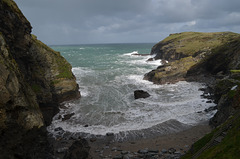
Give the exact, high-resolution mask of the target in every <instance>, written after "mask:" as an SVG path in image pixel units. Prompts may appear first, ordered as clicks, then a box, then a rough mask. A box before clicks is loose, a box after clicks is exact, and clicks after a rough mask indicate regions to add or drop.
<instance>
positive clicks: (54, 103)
mask: <svg viewBox="0 0 240 159" xmlns="http://www.w3.org/2000/svg"><path fill="white" fill-rule="evenodd" d="M31 29H32V27H31V25H30V23H29V22H28V20H27V19H26V18H25V17H24V15H23V14H22V12H21V11H20V10H19V9H18V7H17V5H16V4H15V2H14V1H12V0H1V1H0V75H1V76H0V134H1V142H4V141H6V140H8V142H6V143H8V144H9V145H8V144H6V145H2V144H1V148H0V149H1V150H2V151H4V150H6V149H8V150H12V151H14V150H15V151H16V152H17V151H18V150H19V151H21V150H20V149H21V148H19V147H23V148H22V149H24V142H25V141H23V140H25V138H24V137H19V138H18V139H17V140H18V141H16V143H14V142H15V139H13V140H11V139H9V138H8V139H5V138H3V136H4V134H7V133H10V132H11V129H12V128H15V131H14V132H15V133H16V134H15V135H16V136H18V135H20V136H24V135H25V134H26V133H25V132H28V131H30V132H32V129H33V128H34V129H35V128H40V127H42V126H44V125H45V124H49V123H50V122H51V118H52V116H53V115H54V114H55V113H56V112H57V110H58V104H59V103H60V102H62V101H65V100H70V99H74V98H78V97H80V93H79V91H78V89H79V87H78V85H77V83H76V80H75V76H74V75H73V74H72V71H71V65H70V64H69V63H68V62H67V61H66V60H65V59H64V58H63V57H62V56H61V55H60V53H59V52H56V51H54V50H52V49H51V48H49V47H48V46H46V45H45V44H43V43H42V42H40V41H39V40H37V38H36V36H34V35H31ZM36 131H37V130H36ZM34 134H36V133H34ZM40 134H41V133H40ZM17 145H18V146H19V147H18V146H17ZM20 145H23V146H20ZM36 145H37V144H36ZM14 148H15V149H14ZM6 152H8V151H7V150H6ZM14 155H15V154H14V153H9V156H8V157H7V158H14V157H13V156H14ZM16 155H17V154H16ZM30 156H31V155H30ZM15 157H16V156H15ZM21 157H22V158H28V157H29V156H28V155H27V154H26V155H23V156H20V158H21Z"/></svg>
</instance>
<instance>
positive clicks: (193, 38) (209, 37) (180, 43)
mask: <svg viewBox="0 0 240 159" xmlns="http://www.w3.org/2000/svg"><path fill="white" fill-rule="evenodd" d="M237 36H239V34H236V33H232V32H215V33H200V32H183V33H177V34H171V35H170V36H169V37H167V38H166V39H164V40H163V41H162V42H167V41H171V44H173V45H174V47H175V49H176V52H179V53H180V52H182V53H183V54H186V55H189V56H191V55H193V54H194V53H196V52H198V51H201V50H204V49H212V48H215V47H217V46H219V45H221V44H223V43H225V42H227V41H230V40H231V39H234V38H235V37H237Z"/></svg>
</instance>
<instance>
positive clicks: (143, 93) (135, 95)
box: [134, 90, 150, 99]
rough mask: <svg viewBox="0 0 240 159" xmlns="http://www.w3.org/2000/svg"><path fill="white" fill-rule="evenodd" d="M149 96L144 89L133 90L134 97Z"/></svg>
mask: <svg viewBox="0 0 240 159" xmlns="http://www.w3.org/2000/svg"><path fill="white" fill-rule="evenodd" d="M148 97H150V94H149V93H148V92H146V91H144V90H136V91H134V98H135V99H139V98H148Z"/></svg>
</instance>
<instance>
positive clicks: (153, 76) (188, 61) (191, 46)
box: [144, 32, 239, 84]
mask: <svg viewBox="0 0 240 159" xmlns="http://www.w3.org/2000/svg"><path fill="white" fill-rule="evenodd" d="M236 37H239V34H236V33H231V32H218V33H199V32H184V33H177V34H171V35H170V36H169V37H167V38H166V39H164V40H163V41H161V42H159V43H157V44H156V45H154V46H153V48H152V51H151V54H152V55H155V57H154V58H155V59H162V60H163V63H164V65H163V66H160V67H158V68H157V69H155V70H152V71H151V72H149V73H147V74H146V75H145V77H144V79H146V80H149V81H152V82H154V83H156V84H165V83H175V82H177V81H180V80H186V74H187V71H188V70H189V69H190V68H191V67H192V66H194V65H195V64H197V63H198V62H200V61H202V60H203V59H205V57H207V56H209V55H211V54H212V50H213V49H214V48H216V47H218V46H221V45H223V44H225V43H227V42H229V41H231V40H232V39H234V38H236ZM166 61H168V63H167V62H166Z"/></svg>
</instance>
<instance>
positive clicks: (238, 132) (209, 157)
mask: <svg viewBox="0 0 240 159" xmlns="http://www.w3.org/2000/svg"><path fill="white" fill-rule="evenodd" d="M239 114H240V112H239V111H238V113H236V114H235V116H238V117H237V118H236V120H234V121H233V123H232V127H231V128H230V129H229V130H228V132H227V135H226V136H225V137H224V139H223V140H222V142H221V143H219V144H218V145H216V146H213V147H211V148H209V149H207V150H205V151H204V152H203V153H202V154H201V155H200V156H199V157H198V159H239V153H240V116H239ZM231 119H232V118H230V120H231ZM230 120H228V121H226V122H225V123H224V124H223V125H222V126H224V125H226V124H229V123H230ZM222 126H220V127H218V128H217V129H215V130H213V131H212V132H211V133H210V134H207V135H205V136H204V137H203V138H202V139H200V140H199V141H197V142H196V143H194V145H193V149H192V150H191V151H189V152H188V153H187V154H186V155H184V156H183V157H182V159H191V158H192V157H193V154H195V153H196V152H198V150H200V149H201V148H202V147H203V146H205V145H206V144H207V143H208V142H209V141H210V140H211V138H212V137H213V136H214V134H215V133H216V132H217V131H218V130H219V129H220V128H221V127H222Z"/></svg>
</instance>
